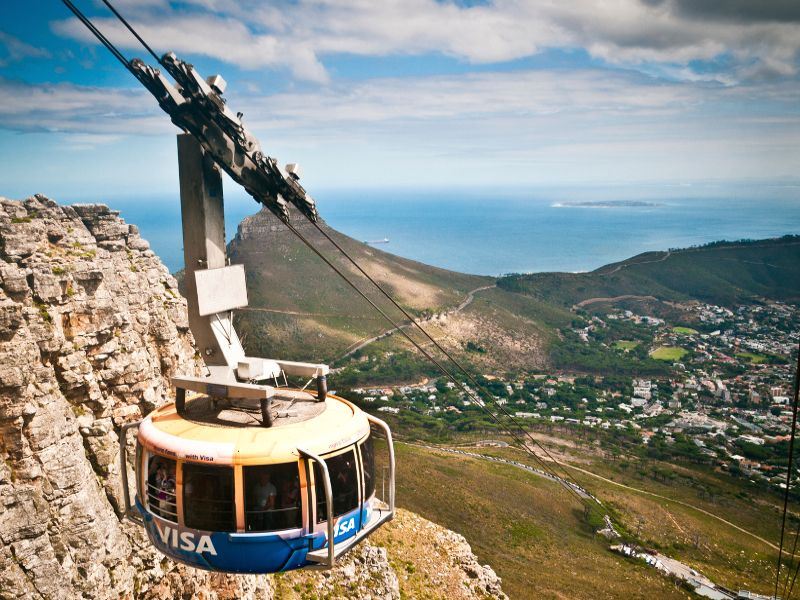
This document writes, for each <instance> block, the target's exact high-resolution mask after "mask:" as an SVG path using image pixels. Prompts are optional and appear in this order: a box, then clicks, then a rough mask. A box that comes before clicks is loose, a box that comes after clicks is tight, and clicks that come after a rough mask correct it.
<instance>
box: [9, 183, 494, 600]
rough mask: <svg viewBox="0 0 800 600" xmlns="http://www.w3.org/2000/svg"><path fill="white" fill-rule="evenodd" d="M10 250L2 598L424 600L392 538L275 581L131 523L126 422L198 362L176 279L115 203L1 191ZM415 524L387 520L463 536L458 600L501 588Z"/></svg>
mask: <svg viewBox="0 0 800 600" xmlns="http://www.w3.org/2000/svg"><path fill="white" fill-rule="evenodd" d="M0 259H1V260H0V598H2V599H5V598H48V599H51V598H120V597H123V598H134V597H135V598H163V599H168V598H207V599H215V598H267V599H268V598H272V597H275V596H276V595H277V596H279V597H283V596H286V595H287V594H288V595H289V596H291V595H292V594H296V591H295V588H296V589H298V590H300V591H301V592H300V593H299V594H300V596H303V595H304V594H306V592H308V593H309V594H310V596H309V595H307V596H306V597H320V596H326V597H351V598H365V597H371V598H375V599H377V598H387V599H388V598H399V597H400V593H401V590H403V591H404V595H405V596H408V597H413V596H415V592H414V590H413V589H412V588H409V589H408V590H404V583H407V580H408V578H407V577H405V576H404V575H403V574H402V573H401V574H400V575H399V576H398V572H397V559H396V558H395V557H393V549H392V547H387V548H388V549H384V548H381V547H377V546H374V545H372V544H370V543H369V542H367V543H365V544H362V545H361V546H360V547H359V548H358V549H356V550H355V551H353V552H351V553H350V554H349V555H348V556H347V558H346V560H345V561H343V562H342V564H341V565H339V566H338V567H337V568H336V569H335V570H334V571H332V572H329V573H318V572H303V573H293V574H289V575H284V576H275V577H266V576H228V575H224V574H211V573H206V572H204V571H198V570H195V569H192V568H188V567H185V566H182V565H178V564H176V563H174V562H172V561H171V560H169V559H167V558H165V557H164V556H162V555H161V554H159V553H157V552H156V551H155V550H153V549H152V547H151V546H150V544H149V543H148V541H147V539H146V537H145V535H144V533H143V531H142V530H141V529H140V528H139V527H137V526H135V525H133V524H131V523H130V522H128V521H124V520H122V518H121V517H122V515H121V509H120V506H121V503H122V499H121V489H120V486H119V466H118V463H119V454H118V442H119V438H118V431H119V427H120V425H121V424H123V423H125V422H128V421H132V420H137V419H140V418H141V417H142V416H144V415H146V414H147V413H148V412H149V411H151V410H153V408H155V407H156V406H158V405H160V404H162V403H164V402H166V401H168V399H169V395H170V393H169V389H170V384H169V380H170V377H171V376H173V375H175V374H178V373H183V374H195V373H198V372H199V370H200V367H201V362H200V358H199V356H198V355H197V354H196V351H195V349H194V347H193V339H192V336H191V333H190V331H189V328H188V319H187V313H186V303H185V301H184V299H183V298H182V297H181V296H180V294H179V293H178V290H177V283H176V282H175V280H174V278H173V277H172V276H171V275H170V273H169V271H168V270H167V268H166V267H165V266H164V265H163V264H162V263H161V262H160V260H159V259H158V257H157V256H156V255H155V254H154V253H153V251H152V250H150V248H149V245H148V243H147V242H146V241H145V240H143V239H142V238H141V236H140V235H139V232H138V230H137V229H136V227H135V226H133V225H129V224H126V223H125V222H124V221H123V220H122V219H121V218H120V217H119V214H118V213H117V212H116V211H112V210H109V209H108V208H107V207H106V206H102V205H74V206H59V205H57V204H56V203H55V202H53V201H51V200H49V199H47V198H45V197H43V196H35V197H32V198H30V199H28V200H26V201H24V202H19V201H12V200H6V199H4V198H0ZM414 519H419V517H412V516H409V515H408V514H406V515H405V516H402V517H401V518H398V520H397V521H396V522H395V523H393V524H391V525H389V526H388V527H387V528H386V531H388V532H390V533H389V535H391V532H392V531H406V532H408V531H412V530H414V529H415V528H416V529H418V530H420V531H425V532H427V533H426V534H425V537H426V538H430V539H432V540H433V541H432V542H431V543H434V544H441V543H446V544H451V543H453V544H455V545H452V544H451V546H452V547H451V546H447V547H448V548H451V549H450V550H448V555H449V556H451V557H452V560H451V559H450V558H448V559H447V561H445V560H444V559H442V563H443V564H442V565H441V569H442V573H445V574H447V577H450V579H452V580H453V581H456V580H460V579H459V578H461V579H463V581H464V582H465V583H464V584H463V585H460V586H457V587H458V590H459V594H456V595H454V596H451V597H464V598H472V597H483V596H485V595H490V596H495V597H503V596H502V592H501V591H500V590H499V582H497V585H496V586H495V585H494V583H492V582H494V581H495V579H496V578H494V579H493V578H492V576H493V573H491V574H490V573H489V572H488V571H486V569H485V568H484V567H480V566H479V565H477V562H476V561H475V558H474V556H473V555H472V553H471V551H470V550H469V546H468V545H466V542H463V538H462V539H461V540H460V541H459V540H455V541H453V540H450V541H449V542H447V541H445V542H442V541H441V540H445V539H446V538H447V537H448V535H455V534H452V532H447V530H442V528H438V530H437V535H434V536H433V537H430V536H429V535H428V534H429V533H430V531H433V530H434V529H435V528H436V527H438V526H435V525H433V524H430V525H427V523H428V522H427V521H423V520H421V519H420V520H418V521H414ZM412 522H413V523H415V524H413V525H412V524H411V523H412ZM430 528H433V529H430ZM429 529H430V531H428V530H429ZM381 535H384V534H383V533H382V534H381ZM442 536H444V537H442ZM380 539H381V538H378V540H379V542H380ZM436 540H439V541H436ZM462 542H463V543H462ZM418 546H419V548H420V550H421V552H422V550H423V549H424V548H425V543H423V542H422V539H420V543H419V544H418ZM437 547H438V546H437ZM442 547H445V546H442ZM419 556H420V557H423V556H425V555H424V553H421V554H420V555H419ZM403 560H404V561H411V560H413V556H411V557H410V558H404V559H403ZM425 560H428V559H427V558H420V561H421V562H420V569H423V565H422V562H424V561H425ZM445 562H446V563H447V564H444V563H445ZM406 574H407V573H406ZM289 581H291V582H292V585H291V586H289V587H288V588H287V587H286V585H284V584H285V583H286V582H289ZM484 582H488V583H486V584H485V583H484ZM432 585H433V584H432ZM276 589H277V590H279V591H281V593H280V594H275V590H276ZM287 589H288V590H289V591H288V592H287ZM414 589H416V588H414ZM416 595H418V596H419V597H427V596H426V594H424V593H421V594H416Z"/></svg>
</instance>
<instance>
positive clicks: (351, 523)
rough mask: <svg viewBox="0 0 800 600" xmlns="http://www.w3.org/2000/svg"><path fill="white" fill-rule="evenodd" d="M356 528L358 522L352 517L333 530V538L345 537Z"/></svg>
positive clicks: (340, 522)
mask: <svg viewBox="0 0 800 600" xmlns="http://www.w3.org/2000/svg"><path fill="white" fill-rule="evenodd" d="M355 528H356V520H355V518H354V517H351V518H349V519H347V520H342V521H339V522H338V523H336V525H335V526H334V528H333V537H339V536H340V535H344V534H345V533H347V532H349V531H352V530H353V529H355Z"/></svg>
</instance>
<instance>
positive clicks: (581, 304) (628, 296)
mask: <svg viewBox="0 0 800 600" xmlns="http://www.w3.org/2000/svg"><path fill="white" fill-rule="evenodd" d="M640 264H641V263H640ZM617 300H655V301H658V298H656V297H655V296H636V295H634V294H624V295H622V296H612V297H610V298H587V299H586V300H581V301H580V302H578V303H577V304H576V305H575V306H577V307H578V308H583V307H584V306H588V305H589V304H595V303H597V302H616V301H617Z"/></svg>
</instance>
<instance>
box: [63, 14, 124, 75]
mask: <svg viewBox="0 0 800 600" xmlns="http://www.w3.org/2000/svg"><path fill="white" fill-rule="evenodd" d="M61 1H62V2H63V3H64V5H65V6H66V7H67V8H68V9H70V11H72V14H74V15H75V16H76V17H78V19H79V20H80V22H81V23H83V24H84V25H85V26H86V28H87V29H88V30H89V31H91V32H92V34H94V36H95V37H96V38H97V39H98V40H99V41H100V43H101V44H103V45H104V46H105V47H106V48H107V49H108V51H109V52H111V54H113V55H114V58H116V59H117V60H118V61H119V62H121V63H122V65H123V66H124V67H125V68H126V69H127V70H128V71H130V72H131V73H134V71H133V70H132V69H131V63H130V61H129V60H128V59H127V58H125V56H124V55H123V54H122V52H120V51H119V50H117V47H116V46H114V44H112V43H111V42H110V41H109V39H108V38H107V37H106V36H104V35H103V34H102V32H101V31H100V30H99V29H98V28H97V27H95V26H94V23H92V22H91V21H90V20H89V18H88V17H87V16H86V15H84V14H83V13H82V12H81V11H80V10H79V9H78V7H77V6H75V5H74V4H73V3H72V2H71V1H70V0H61ZM115 12H116V11H115ZM135 76H136V74H135V73H134V77H135ZM137 79H138V78H137Z"/></svg>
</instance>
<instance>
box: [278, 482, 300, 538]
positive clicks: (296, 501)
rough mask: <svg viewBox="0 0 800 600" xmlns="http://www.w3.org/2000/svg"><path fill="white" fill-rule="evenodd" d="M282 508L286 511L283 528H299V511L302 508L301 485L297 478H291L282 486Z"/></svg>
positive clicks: (283, 512)
mask: <svg viewBox="0 0 800 600" xmlns="http://www.w3.org/2000/svg"><path fill="white" fill-rule="evenodd" d="M280 507H281V508H282V509H285V510H283V511H282V514H283V526H284V527H285V528H287V529H288V528H290V527H297V521H298V518H297V510H298V508H299V507H300V483H299V482H298V481H297V479H296V478H294V477H291V478H289V479H287V480H286V481H284V482H283V485H281V498H280Z"/></svg>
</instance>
